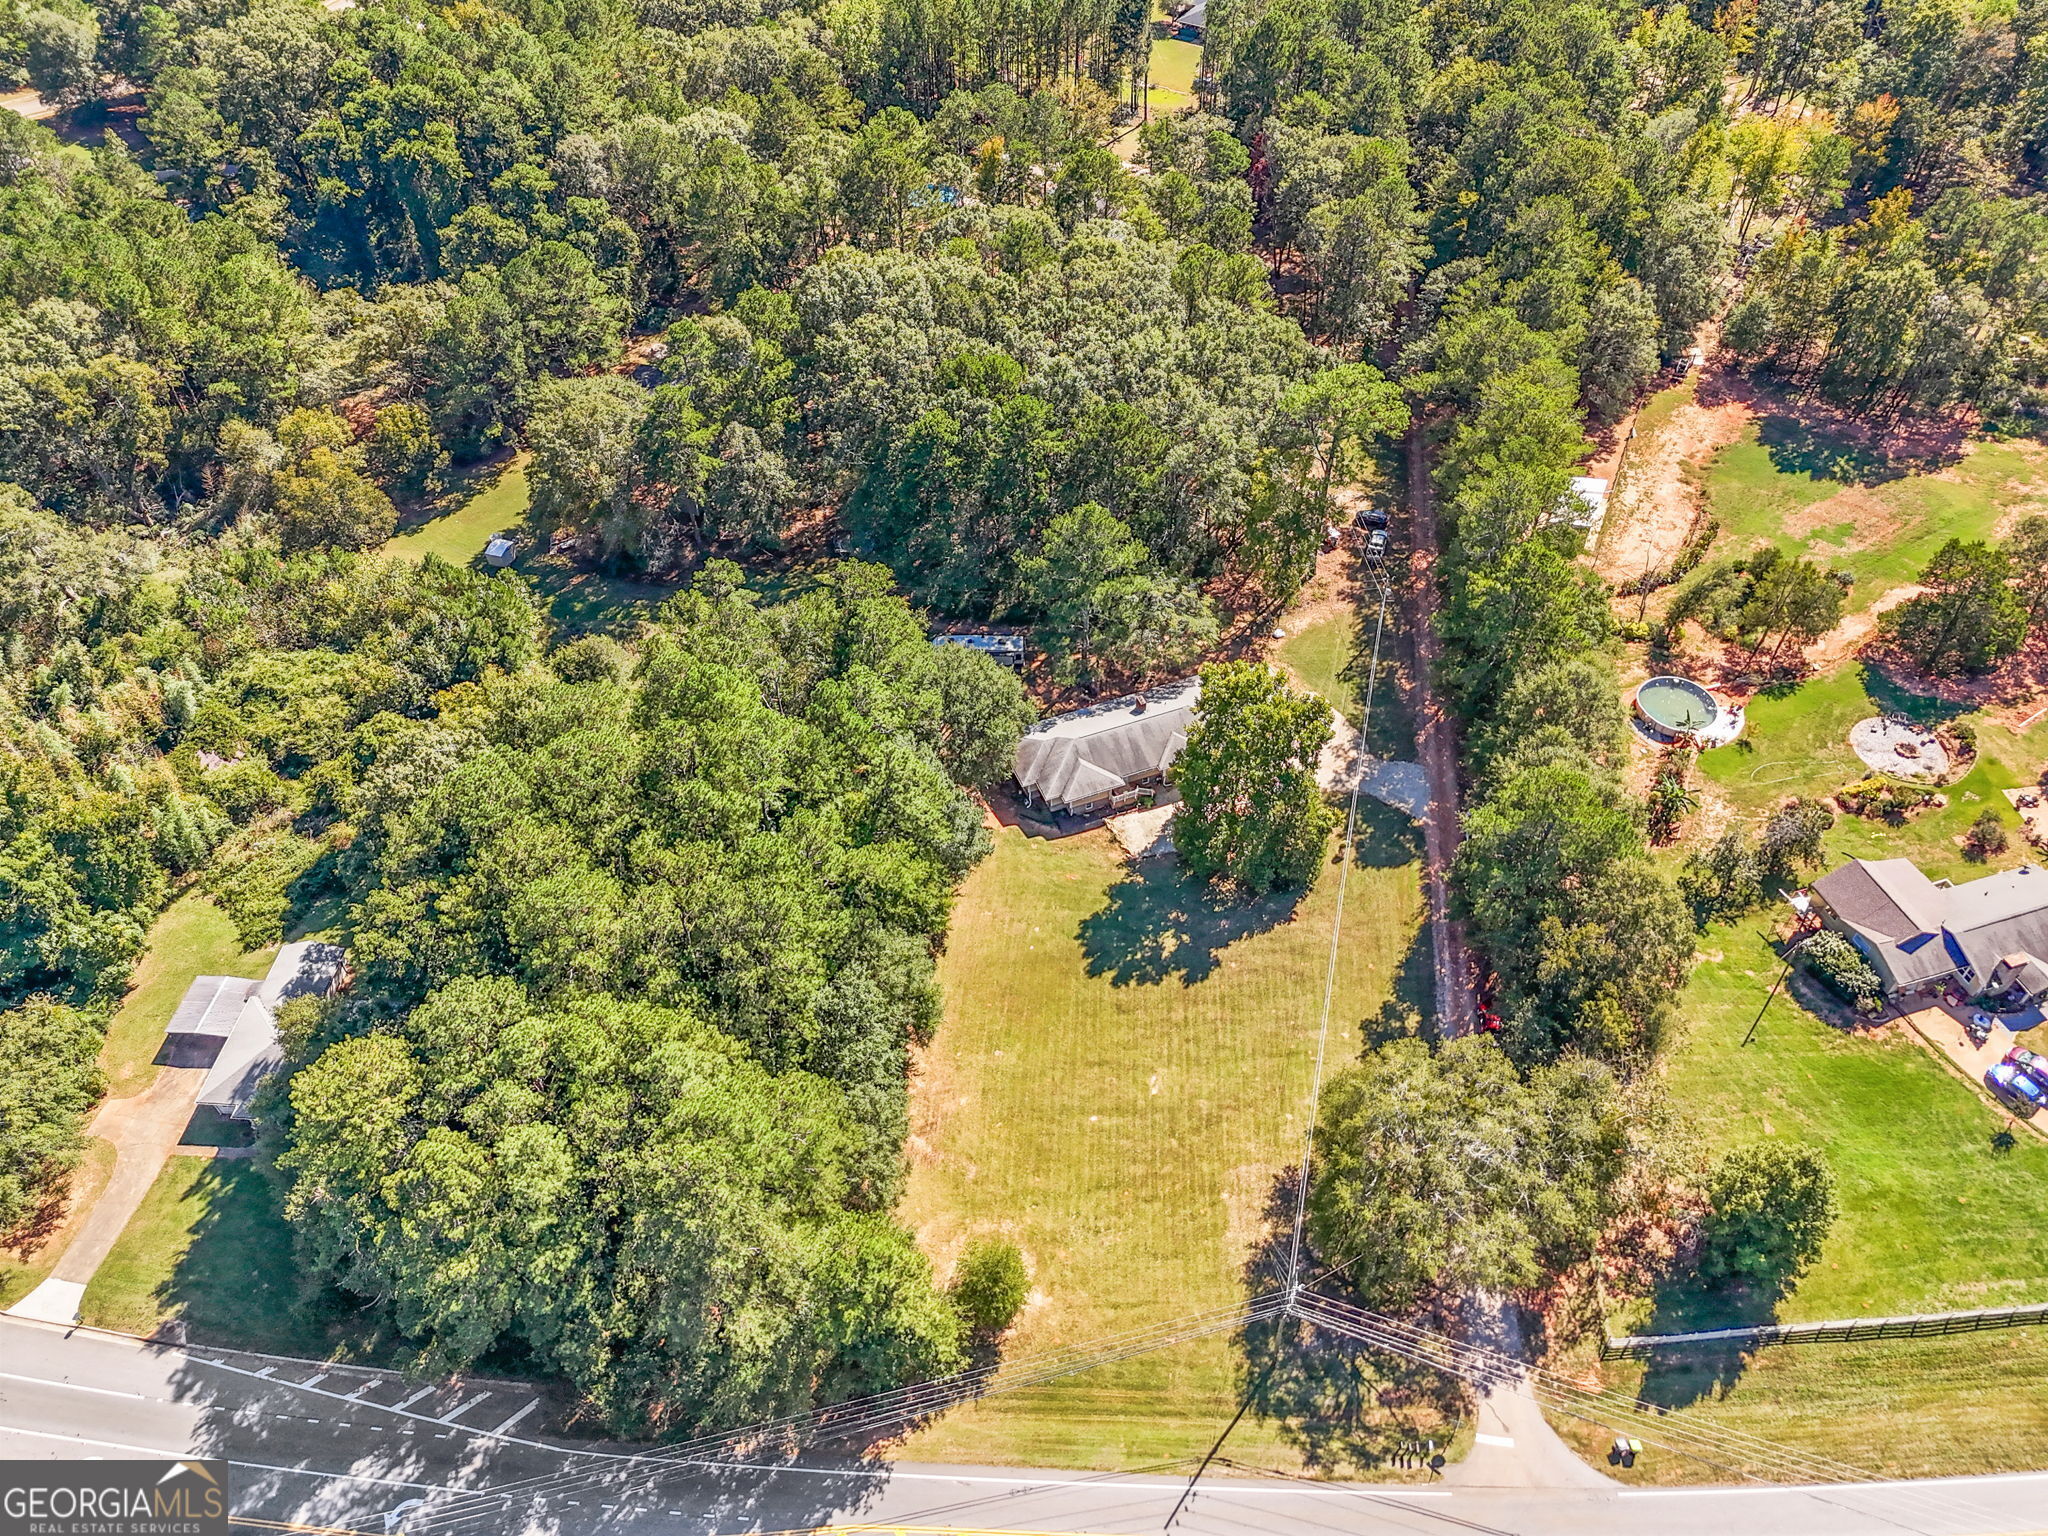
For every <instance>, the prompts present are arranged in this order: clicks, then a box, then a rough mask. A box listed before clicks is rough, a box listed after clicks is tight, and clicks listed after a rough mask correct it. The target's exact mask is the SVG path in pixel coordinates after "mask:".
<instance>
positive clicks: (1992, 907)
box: [1813, 859, 2048, 986]
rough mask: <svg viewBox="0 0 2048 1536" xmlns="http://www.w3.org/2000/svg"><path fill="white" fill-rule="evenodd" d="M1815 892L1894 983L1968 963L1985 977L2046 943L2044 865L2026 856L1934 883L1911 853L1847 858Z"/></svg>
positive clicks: (2047, 907) (2047, 890)
mask: <svg viewBox="0 0 2048 1536" xmlns="http://www.w3.org/2000/svg"><path fill="white" fill-rule="evenodd" d="M1813 889H1814V892H1815V894H1816V895H1818V896H1820V897H1821V899H1822V900H1824V901H1825V902H1826V903H1827V905H1828V907H1829V909H1830V910H1831V911H1833V912H1834V914H1835V916H1837V917H1838V918H1840V919H1841V920H1842V921H1843V922H1844V923H1846V924H1847V925H1848V926H1849V927H1850V928H1852V929H1854V930H1855V931H1856V932H1857V933H1858V934H1859V935H1861V936H1862V937H1863V939H1864V940H1865V941H1866V942H1868V943H1869V944H1870V946H1871V947H1872V948H1873V949H1874V950H1875V951H1876V952H1877V953H1878V956H1879V958H1880V959H1882V961H1883V962H1884V965H1885V967H1886V969H1888V970H1889V971H1890V972H1891V977H1892V981H1893V983H1894V984H1895V985H1897V986H1912V985H1914V984H1916V983H1918V982H1922V981H1931V980H1933V979H1935V978H1936V977H1939V976H1946V975H1948V974H1949V973H1950V972H1952V971H1954V970H1956V969H1957V968H1958V967H1959V966H1962V965H1968V966H1969V968H1970V972H1971V974H1972V975H1973V976H1974V977H1975V978H1976V979H1977V981H1979V982H1980V983H1981V982H1983V981H1984V980H1985V979H1986V978H1987V977H1989V976H1990V974H1991V972H1992V970H1993V969H1994V968H1995V967H1996V966H1997V964H1998V962H1999V961H2000V960H2002V959H2003V958H2004V957H2005V956H2007V955H2009V954H2015V953H2026V954H2040V953H2042V952H2043V951H2048V871H2044V870H2041V869H2038V868H2036V867H2035V866H2033V865H2031V864H2026V865H2022V866H2021V867H2020V868H2018V869H2013V870H2007V871H2005V872H2003V873H2002V874H1996V875H1986V876H1985V877H1984V878H1983V879H1981V880H1971V881H1968V882H1966V883H1965V884H1962V885H1953V886H1951V885H1936V884H1935V883H1934V882H1933V881H1932V880H1930V879H1928V878H1927V876H1926V875H1924V874H1922V873H1921V872H1920V870H1919V869H1918V868H1917V867H1916V866H1915V865H1914V864H1913V862H1912V860H1910V859H1852V860H1851V861H1850V862H1849V863H1847V864H1845V865H1843V866H1842V867H1841V868H1840V869H1836V870H1830V871H1829V872H1828V873H1827V874H1825V875H1823V876H1821V877H1820V879H1818V880H1816V881H1814V883H1813Z"/></svg>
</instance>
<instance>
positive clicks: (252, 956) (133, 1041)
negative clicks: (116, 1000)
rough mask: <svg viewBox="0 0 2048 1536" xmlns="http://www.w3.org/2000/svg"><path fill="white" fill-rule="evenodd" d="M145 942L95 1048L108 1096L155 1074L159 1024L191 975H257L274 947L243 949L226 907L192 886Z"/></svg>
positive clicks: (131, 1089) (130, 1090)
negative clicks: (101, 1044) (102, 1041)
mask: <svg viewBox="0 0 2048 1536" xmlns="http://www.w3.org/2000/svg"><path fill="white" fill-rule="evenodd" d="M148 943H149V947H148V948H147V949H146V950H144V951H143V955H142V960H141V963H140V964H138V965H137V966H136V968H135V980H134V982H133V984H132V985H130V987H129V988H128V995H127V996H126V997H124V998H123V999H122V1000H121V1006H120V1009H119V1010H118V1011H117V1012H116V1013H115V1014H114V1018H113V1022H112V1024H110V1025H109V1026H108V1029H107V1043H106V1045H105V1047H104V1048H102V1050H101V1052H100V1064H101V1065H102V1066H103V1067H104V1068H105V1069H106V1073H107V1097H108V1098H113V1099H119V1098H126V1097H127V1096H128V1095H130V1094H134V1093H140V1092H141V1091H142V1090H143V1089H144V1088H147V1087H148V1086H149V1084H150V1083H151V1082H152V1081H153V1080H154V1079H155V1077H156V1065H155V1062H156V1054H157V1051H158V1048H159V1047H161V1046H162V1044H163V1037H164V1026H165V1025H167V1024H169V1023H170V1022H171V1015H172V1014H173V1013H174V1012H176V1011H177V1007H178V1000H179V999H180V998H182V997H183V996H184V995H185V989H186V988H187V987H189V986H191V985H192V978H193V977H195V976H251V977H254V976H261V975H262V974H263V973H264V972H265V971H267V970H268V969H270V962H271V961H272V960H274V959H275V958H276V957H277V949H276V947H275V946H271V947H269V948H266V949H256V950H245V949H243V948H242V942H241V940H240V939H238V938H237V937H236V936H235V925H234V924H233V923H232V922H230V921H229V920H228V915H227V913H225V912H223V911H221V909H220V908H219V907H217V906H215V905H214V904H213V901H212V899H211V898H210V897H208V896H206V895H204V894H203V893H201V892H199V891H196V890H195V891H187V892H186V893H185V894H184V895H182V896H180V897H179V898H178V899H177V900H176V901H174V902H172V903H171V904H170V905H169V906H168V907H166V908H164V910H163V912H162V914H161V915H160V916H159V917H158V918H157V920H156V922H155V924H154V925H153V926H152V927H151V928H150V930H149V941H148Z"/></svg>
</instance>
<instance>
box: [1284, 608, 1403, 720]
mask: <svg viewBox="0 0 2048 1536" xmlns="http://www.w3.org/2000/svg"><path fill="white" fill-rule="evenodd" d="M1357 648H1358V619H1357V616H1356V615H1354V614H1353V613H1352V612H1351V611H1350V610H1349V609H1343V610H1340V611H1338V612H1336V613H1333V614H1330V615H1329V616H1328V617H1326V618H1321V619H1317V620H1315V621H1314V622H1312V623H1310V624H1307V625H1304V626H1303V627H1301V628H1300V629H1296V630H1292V631H1290V632H1289V634H1288V636H1287V638H1286V639H1285V640H1283V641H1281V642H1280V645H1279V646H1278V648H1277V650H1276V652H1275V659H1276V660H1278V661H1279V663H1280V665H1281V666H1283V667H1285V668H1286V669H1287V670H1288V671H1290V672H1292V673H1293V674H1294V676H1295V678H1296V679H1297V680H1298V681H1299V682H1300V683H1301V685H1302V686H1303V687H1306V688H1309V689H1312V690H1314V691H1315V692H1317V693H1320V694H1321V695H1322V696H1323V697H1324V698H1326V699H1328V700H1329V701H1330V703H1331V704H1333V705H1334V706H1336V708H1337V709H1339V710H1341V711H1342V712H1343V713H1344V714H1345V715H1346V716H1347V717H1348V718H1349V719H1350V720H1351V721H1352V722H1353V723H1354V724H1356V723H1357V720H1358V710H1359V697H1358V690H1357V689H1356V688H1355V687H1353V686H1352V684H1351V681H1350V679H1349V678H1348V677H1346V676H1345V673H1346V672H1347V671H1348V670H1349V669H1350V667H1351V663H1352V660H1353V658H1354V656H1355V654H1356V652H1357ZM1379 702H1380V695H1375V697H1374V699H1373V705H1374V707H1375V708H1377V707H1378V705H1379Z"/></svg>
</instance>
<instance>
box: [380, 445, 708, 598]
mask: <svg viewBox="0 0 2048 1536" xmlns="http://www.w3.org/2000/svg"><path fill="white" fill-rule="evenodd" d="M526 464H527V456H526V455H525V454H524V453H521V454H519V455H518V456H516V457H515V458H512V459H510V460H508V461H506V463H505V464H504V466H503V468H502V469H498V470H495V471H494V472H493V473H492V474H491V475H490V476H489V478H488V479H487V480H486V481H485V482H484V483H483V484H482V488H481V489H479V490H478V491H477V492H476V493H475V494H474V495H473V496H471V497H470V498H469V499H468V500H467V501H463V502H461V503H460V504H458V505H457V506H456V507H455V509H454V510H453V511H451V512H445V513H443V514H441V515H440V516H438V517H435V518H431V519H428V520H426V521H424V522H420V523H418V524H415V525H414V526H412V527H410V528H406V529H404V530H402V531H401V532H400V533H398V534H397V535H396V536H394V537H393V538H392V539H391V541H390V542H389V543H387V544H386V545H385V546H384V550H383V552H384V553H385V554H387V555H392V556H397V557H403V558H406V559H412V560H418V559H421V558H423V557H425V556H427V555H429V554H435V555H439V556H441V557H442V558H443V559H444V560H449V561H452V562H453V563H454V564H456V565H468V564H469V563H470V562H472V561H473V560H475V559H477V558H478V557H479V556H480V555H482V554H483V552H484V546H485V545H486V544H488V543H489V542H490V540H491V536H492V535H493V534H495V533H499V532H505V531H518V532H521V533H522V534H523V535H524V542H525V548H524V549H523V550H522V551H521V553H520V556H519V559H518V562H517V564H516V565H515V567H514V568H515V569H516V570H518V572H519V573H520V574H521V575H522V576H524V577H525V578H526V579H527V580H528V581H529V582H531V583H532V584H533V588H534V591H535V592H537V593H538V594H539V595H540V599H541V601H542V602H543V603H545V604H546V605H547V610H548V617H549V618H550V619H552V620H553V621H554V624H555V627H556V629H557V630H560V631H562V632H564V633H566V634H572V635H573V634H580V633H585V632H587V631H591V630H606V629H616V628H630V627H631V625H632V624H633V623H634V622H636V621H637V620H639V619H641V618H645V617H647V616H649V615H651V614H652V613H653V611H654V610H655V608H657V607H658V606H660V604H661V603H662V601H663V600H664V599H665V598H667V597H669V596H670V595H671V594H673V593H674V591H675V590H676V589H675V588H674V587H673V586H672V585H668V584H665V583H661V582H647V581H633V580H630V579H628V578H624V577H615V576H606V575H602V574H600V573H598V572H596V571H591V570H586V569H583V568H582V567H579V566H574V565H571V564H570V563H569V562H568V561H566V560H562V559H558V558H556V557H554V556H551V555H549V554H548V553H546V551H545V550H544V549H542V548H540V547H539V545H540V540H539V539H538V538H537V537H535V535H534V534H533V532H532V530H530V529H528V528H527V526H526V514H527V511H528V509H529V507H530V506H531V505H532V491H531V489H530V487H529V485H528V482H527V477H526Z"/></svg>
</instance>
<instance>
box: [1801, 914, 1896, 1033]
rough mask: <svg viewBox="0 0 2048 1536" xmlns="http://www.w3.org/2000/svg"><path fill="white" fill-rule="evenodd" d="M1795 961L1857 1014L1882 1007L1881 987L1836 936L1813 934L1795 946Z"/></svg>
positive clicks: (1865, 964) (1851, 947)
mask: <svg viewBox="0 0 2048 1536" xmlns="http://www.w3.org/2000/svg"><path fill="white" fill-rule="evenodd" d="M1799 958H1800V959H1801V960H1803V961H1804V962H1805V963H1806V968H1807V969H1808V970H1809V971H1811V972H1813V974H1814V975H1816V976H1818V977H1819V978H1820V979H1821V980H1822V981H1823V982H1825V983H1826V984H1827V986H1828V989H1829V990H1830V991H1832V992H1833V993H1834V994H1835V995H1836V996H1837V997H1839V998H1841V999H1842V1001H1843V1002H1845V1003H1851V1004H1854V1005H1855V1008H1856V1011H1857V1012H1858V1013H1876V1012H1877V1011H1878V1010H1879V1009H1881V1008H1882V1007H1883V1006H1884V983H1883V982H1882V981H1880V980H1879V979H1878V975H1877V972H1876V971H1874V970H1872V969H1871V968H1870V963H1869V962H1868V961H1867V960H1865V959H1864V958H1863V957H1862V956H1861V955H1859V954H1857V953H1856V949H1855V946H1854V945H1852V944H1851V943H1850V942H1849V941H1848V940H1847V939H1845V938H1843V937H1842V936H1841V935H1840V934H1838V933H1827V932H1823V933H1816V934H1815V935H1814V936H1813V937H1812V938H1810V939H1808V940H1807V941H1806V942H1805V943H1804V944H1802V945H1800V946H1799Z"/></svg>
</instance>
